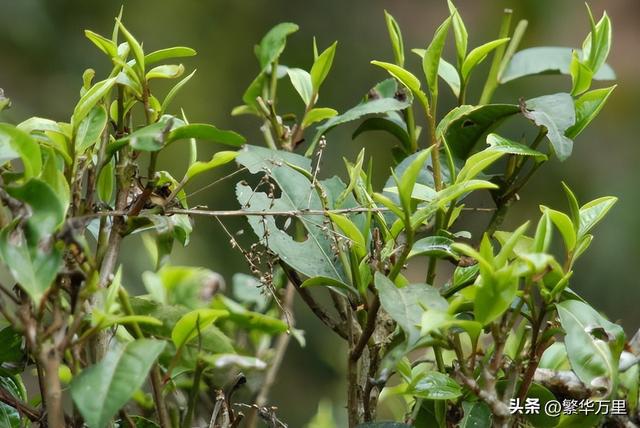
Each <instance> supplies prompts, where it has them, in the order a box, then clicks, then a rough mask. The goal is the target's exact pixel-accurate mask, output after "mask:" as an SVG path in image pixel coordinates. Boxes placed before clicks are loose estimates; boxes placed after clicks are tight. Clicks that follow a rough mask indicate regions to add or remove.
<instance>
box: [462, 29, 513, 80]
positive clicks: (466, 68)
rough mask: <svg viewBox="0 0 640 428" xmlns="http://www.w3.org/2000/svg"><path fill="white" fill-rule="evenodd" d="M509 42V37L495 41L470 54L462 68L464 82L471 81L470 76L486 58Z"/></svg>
mask: <svg viewBox="0 0 640 428" xmlns="http://www.w3.org/2000/svg"><path fill="white" fill-rule="evenodd" d="M508 41H509V38H508V37H505V38H503V39H498V40H493V41H491V42H488V43H485V44H484V45H482V46H478V47H477V48H475V49H473V50H472V51H471V52H469V55H467V57H466V58H465V60H464V62H463V63H462V68H461V70H460V75H461V76H462V80H463V81H467V80H468V79H469V75H470V74H471V71H472V70H473V69H474V68H475V67H476V66H477V65H478V64H480V63H481V62H482V61H483V60H484V59H485V58H486V57H487V55H489V54H490V53H491V51H493V50H494V49H495V48H497V47H498V46H502V45H503V44H505V43H507V42H508Z"/></svg>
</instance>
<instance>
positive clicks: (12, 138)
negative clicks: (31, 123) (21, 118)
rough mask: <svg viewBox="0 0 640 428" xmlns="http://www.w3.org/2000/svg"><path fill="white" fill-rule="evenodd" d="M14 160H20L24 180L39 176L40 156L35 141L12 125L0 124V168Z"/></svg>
mask: <svg viewBox="0 0 640 428" xmlns="http://www.w3.org/2000/svg"><path fill="white" fill-rule="evenodd" d="M16 158H20V159H21V160H22V165H23V168H24V178H25V179H27V180H28V179H30V178H31V177H35V176H38V175H40V171H41V170H42V155H41V153H40V146H39V145H38V143H37V141H36V140H35V139H34V138H33V137H32V136H31V135H29V134H27V133H26V132H24V131H21V130H20V129H18V128H16V127H15V126H13V125H9V124H7V123H0V166H1V165H4V164H5V163H7V162H9V161H11V160H13V159H16Z"/></svg>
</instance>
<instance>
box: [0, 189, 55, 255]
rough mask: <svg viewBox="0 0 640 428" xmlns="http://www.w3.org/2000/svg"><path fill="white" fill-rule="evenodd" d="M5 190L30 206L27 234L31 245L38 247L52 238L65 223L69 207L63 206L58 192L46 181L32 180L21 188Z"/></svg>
mask: <svg viewBox="0 0 640 428" xmlns="http://www.w3.org/2000/svg"><path fill="white" fill-rule="evenodd" d="M5 190H6V191H7V193H9V194H10V195H11V196H13V197H14V198H16V199H18V200H20V201H22V202H24V203H25V204H27V205H28V206H29V209H30V216H29V217H28V220H27V221H26V233H27V239H28V240H29V242H30V245H31V244H32V245H33V246H36V245H38V243H39V242H40V241H41V240H45V239H49V238H51V236H52V235H53V234H54V233H55V231H56V229H57V228H58V227H59V226H60V225H61V224H62V222H63V221H64V217H65V214H66V212H67V206H66V205H63V204H62V202H61V200H60V198H59V195H58V194H57V193H56V191H55V190H54V189H53V188H52V187H51V186H50V185H49V184H47V183H45V182H44V181H42V180H40V179H37V178H32V179H31V180H29V181H27V182H26V183H24V184H23V185H21V186H15V187H14V186H7V187H6V188H5Z"/></svg>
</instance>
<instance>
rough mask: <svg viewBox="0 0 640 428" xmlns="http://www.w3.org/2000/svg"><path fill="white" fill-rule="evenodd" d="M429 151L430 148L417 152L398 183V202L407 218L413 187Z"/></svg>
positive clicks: (409, 211)
mask: <svg viewBox="0 0 640 428" xmlns="http://www.w3.org/2000/svg"><path fill="white" fill-rule="evenodd" d="M431 150H432V147H429V148H428V149H424V150H422V151H421V152H419V154H418V155H417V156H416V157H415V158H414V159H413V161H412V162H411V163H410V164H409V165H408V166H407V168H406V169H405V170H404V173H403V174H402V176H401V177H400V181H399V182H398V194H399V195H400V201H401V203H402V206H403V209H404V211H405V214H406V215H407V216H408V215H410V213H411V195H412V193H413V187H414V186H415V184H416V180H417V179H418V175H419V174H420V171H421V170H422V169H423V167H424V164H425V162H426V160H427V157H428V156H429V155H430V154H431Z"/></svg>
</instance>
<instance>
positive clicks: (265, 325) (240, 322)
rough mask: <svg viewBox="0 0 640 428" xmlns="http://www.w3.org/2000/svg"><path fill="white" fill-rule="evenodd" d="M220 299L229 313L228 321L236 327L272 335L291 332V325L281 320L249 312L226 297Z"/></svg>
mask: <svg viewBox="0 0 640 428" xmlns="http://www.w3.org/2000/svg"><path fill="white" fill-rule="evenodd" d="M218 299H219V300H220V301H222V302H223V304H224V307H225V308H226V309H227V310H228V311H229V317H228V319H229V321H230V322H232V323H233V324H234V325H237V326H239V327H242V328H245V329H247V330H255V331H260V332H264V333H267V334H270V335H275V334H279V333H284V332H286V331H288V330H289V325H288V324H287V323H286V322H285V321H283V320H281V319H279V318H275V317H271V316H268V315H264V314H261V313H259V312H252V311H249V310H247V309H246V308H245V307H244V306H242V305H240V304H238V303H236V302H234V301H233V300H231V299H229V298H227V297H225V296H219V297H218Z"/></svg>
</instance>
